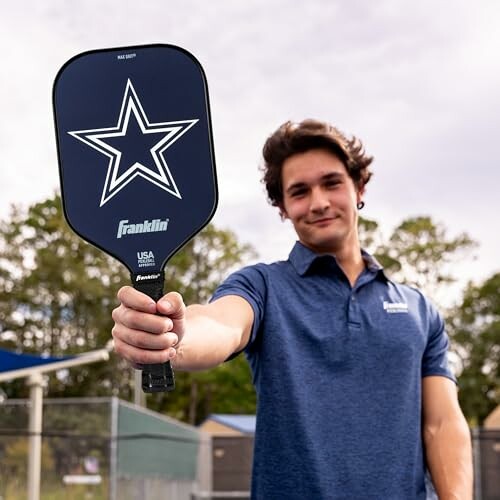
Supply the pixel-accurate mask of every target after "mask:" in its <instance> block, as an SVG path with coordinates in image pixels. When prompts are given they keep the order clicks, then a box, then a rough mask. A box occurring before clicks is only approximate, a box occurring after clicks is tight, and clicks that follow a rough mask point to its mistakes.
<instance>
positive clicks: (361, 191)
mask: <svg viewBox="0 0 500 500" xmlns="http://www.w3.org/2000/svg"><path fill="white" fill-rule="evenodd" d="M364 194H365V186H361V187H358V189H356V203H359V202H360V201H363V196H364Z"/></svg>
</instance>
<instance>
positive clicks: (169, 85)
mask: <svg viewBox="0 0 500 500" xmlns="http://www.w3.org/2000/svg"><path fill="white" fill-rule="evenodd" d="M53 106H54V117H55V128H56V138H57V150H58V160H59V176H60V182H61V194H62V202H63V209H64V214H65V217H66V220H67V222H68V224H69V225H70V227H71V228H72V229H73V230H74V231H75V232H76V233H77V234H78V235H79V236H80V237H81V238H83V239H84V240H86V241H88V242H89V243H91V244H93V245H95V246H96V247H98V248H100V249H101V250H103V251H104V252H106V253H108V254H109V255H111V256H113V257H114V258H116V259H118V260H119V261H120V262H122V263H123V264H124V265H125V266H126V267H127V268H128V270H129V271H130V275H131V280H132V283H133V286H134V287H135V288H136V289H138V290H140V291H142V292H144V293H146V294H147V295H149V296H150V297H151V298H153V300H155V301H157V300H158V299H159V298H160V297H161V296H162V295H163V293H164V292H163V288H164V268H165V265H166V263H167V262H168V260H169V259H170V258H171V257H172V256H173V255H174V254H175V252H176V251H177V250H179V249H180V248H181V247H182V246H183V245H184V244H185V243H186V242H188V241H189V240H190V239H191V238H192V237H193V236H194V235H196V233H198V232H199V231H200V230H201V229H202V228H203V227H204V226H205V225H206V224H208V222H209V221H210V219H211V218H212V216H213V215H214V212H215V209H216V206H217V181H216V172H215V159H214V150H213V139H212V129H211V120H210V109H209V101H208V91H207V83H206V79H205V75H204V71H203V69H202V67H201V65H200V63H199V62H198V61H197V60H196V59H195V57H194V56H193V55H192V54H190V53H189V52H187V51H186V50H184V49H182V48H180V47H176V46H173V45H142V46H135V47H125V48H112V49H104V50H95V51H90V52H85V53H82V54H79V55H77V56H75V57H73V58H72V59H70V60H69V61H68V62H66V64H64V66H63V67H62V68H61V69H60V71H59V73H58V74H57V76H56V78H55V81H54V87H53ZM142 387H143V390H144V391H145V392H162V391H170V390H173V388H174V375H173V371H172V368H171V366H170V362H167V363H165V364H159V365H144V366H143V372H142Z"/></svg>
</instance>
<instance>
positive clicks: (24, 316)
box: [0, 195, 254, 415]
mask: <svg viewBox="0 0 500 500" xmlns="http://www.w3.org/2000/svg"><path fill="white" fill-rule="evenodd" d="M253 256H254V253H253V250H252V249H251V248H250V247H249V246H248V245H241V244H240V243H239V242H238V241H237V239H236V237H235V235H234V234H233V233H231V232H230V231H224V230H219V229H216V228H215V227H213V226H211V225H209V226H207V227H206V228H205V229H204V230H203V231H202V232H201V233H200V234H199V235H198V236H197V237H196V238H195V239H193V240H192V241H191V242H189V243H188V244H187V245H186V246H185V247H184V248H183V249H182V250H181V251H180V252H178V253H177V255H176V256H175V257H174V258H173V259H172V260H171V262H170V263H169V265H168V267H167V270H166V284H167V287H168V288H169V289H172V290H178V291H180V292H181V293H182V294H183V295H184V297H185V299H186V302H187V303H191V302H194V301H199V302H204V301H206V300H207V298H208V297H209V296H210V294H211V292H212V291H213V289H214V288H215V286H216V285H218V284H219V282H220V281H221V280H222V278H223V276H224V275H225V274H227V273H228V272H229V271H230V270H231V269H232V268H233V267H235V266H236V265H240V264H241V263H242V262H243V261H244V260H246V259H249V258H251V257H253ZM128 283H130V278H129V276H128V272H127V270H126V269H125V267H124V266H123V265H121V264H120V263H118V262H117V261H115V260H114V259H112V258H110V257H108V256H107V255H106V254H104V253H103V252H102V251H100V250H98V249H96V248H94V247H93V246H91V245H89V244H87V243H85V242H84V241H83V240H81V239H80V238H79V237H78V236H76V235H75V234H74V233H73V232H72V231H71V230H70V229H69V228H68V226H67V224H66V222H65V221H64V219H63V216H62V210H61V200H60V198H59V196H57V195H54V196H52V197H50V198H49V199H47V200H45V201H42V202H40V203H36V204H34V205H32V206H31V207H29V208H28V209H26V210H23V209H21V208H19V207H13V209H12V212H11V215H10V217H9V218H8V219H7V220H4V221H1V222H0V346H1V347H2V348H7V349H11V350H15V351H19V352H36V353H43V354H47V355H52V356H58V355H68V354H75V353H78V352H82V351H88V350H92V349H97V348H102V347H104V346H105V345H106V343H107V342H108V341H109V340H110V332H111V329H112V325H113V322H112V319H111V310H112V309H113V308H114V307H115V305H116V304H117V300H116V293H117V291H118V289H119V288H120V287H121V286H123V285H125V284H128ZM235 371H236V372H238V370H235ZM131 374H132V371H131V369H130V368H129V367H128V364H127V363H126V362H125V361H123V360H121V359H120V358H119V357H118V356H115V355H113V356H112V358H111V360H110V361H109V362H107V363H99V364H94V365H88V366H83V367H79V368H73V369H71V370H68V371H66V372H63V373H61V372H60V373H59V374H58V376H57V377H55V376H52V377H50V386H49V391H50V394H51V396H63V395H64V396H66V397H68V396H84V395H93V396H96V395H97V396H99V395H100V396H105V395H106V396H109V395H119V396H120V397H122V398H124V399H130V398H131V394H132V386H133V380H132V379H133V377H132V376H131ZM182 377H183V376H182V375H179V376H178V380H179V384H178V385H179V388H180V389H182V388H183V386H184V385H185V384H183V383H182ZM247 379H249V374H247ZM185 390H186V391H189V390H190V389H188V388H187V387H186V388H185ZM5 392H6V393H7V395H8V396H9V397H13V396H16V397H22V396H26V395H27V389H26V387H25V386H24V383H23V382H22V381H19V382H13V383H10V384H5ZM178 395H179V396H180V391H177V392H176V397H177V396H178ZM173 400H175V398H170V399H169V400H168V405H169V407H172V411H176V412H180V410H179V409H178V408H174V407H173V405H172V401H173ZM157 406H159V407H161V408H163V407H164V405H163V406H162V405H161V404H160V405H157ZM191 406H193V405H192V404H191ZM180 413H182V412H180ZM188 413H189V412H187V413H186V415H188Z"/></svg>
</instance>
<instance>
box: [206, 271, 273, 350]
mask: <svg viewBox="0 0 500 500" xmlns="http://www.w3.org/2000/svg"><path fill="white" fill-rule="evenodd" d="M266 290H267V286H266V280H265V272H264V270H263V265H259V264H257V265H255V266H248V267H244V268H243V269H241V270H240V271H237V272H235V273H233V274H231V275H230V276H229V277H228V278H227V279H226V280H225V281H224V282H223V283H222V284H221V285H220V286H219V287H218V288H217V289H216V290H215V292H214V294H213V296H212V298H211V299H210V302H213V301H214V300H217V299H220V298H221V297H225V296H227V295H237V296H238V297H241V298H243V299H245V300H246V301H247V302H248V303H249V304H250V306H251V307H252V310H253V316H254V318H253V325H252V331H251V334H250V340H249V342H248V344H247V346H246V347H245V350H247V349H248V348H250V347H251V346H252V345H253V344H254V343H255V341H256V339H257V337H258V332H259V331H260V329H261V325H262V322H263V318H264V310H265V297H266ZM238 354H239V353H234V354H233V355H232V356H231V357H230V359H232V358H233V357H235V356H236V355H238Z"/></svg>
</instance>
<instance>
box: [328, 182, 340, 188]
mask: <svg viewBox="0 0 500 500" xmlns="http://www.w3.org/2000/svg"><path fill="white" fill-rule="evenodd" d="M339 184H340V181H328V182H327V183H326V184H325V185H326V187H327V188H334V187H337V186H338V185H339Z"/></svg>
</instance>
